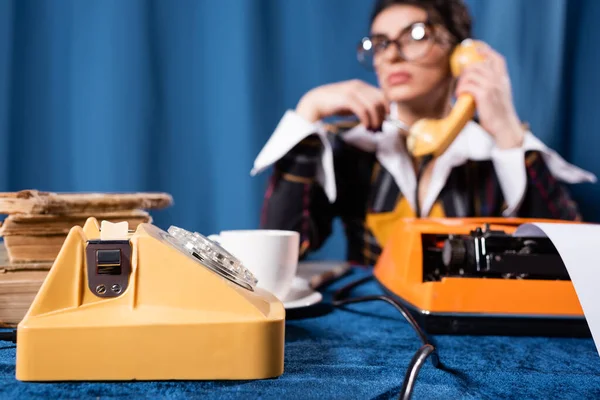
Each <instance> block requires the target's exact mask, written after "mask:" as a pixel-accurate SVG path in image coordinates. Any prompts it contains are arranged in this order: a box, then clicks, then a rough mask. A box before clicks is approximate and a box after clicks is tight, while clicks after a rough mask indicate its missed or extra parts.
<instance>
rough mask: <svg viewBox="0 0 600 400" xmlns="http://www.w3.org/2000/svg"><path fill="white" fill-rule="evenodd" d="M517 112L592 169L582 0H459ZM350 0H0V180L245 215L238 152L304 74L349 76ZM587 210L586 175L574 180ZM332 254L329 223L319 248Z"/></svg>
mask: <svg viewBox="0 0 600 400" xmlns="http://www.w3.org/2000/svg"><path fill="white" fill-rule="evenodd" d="M468 3H469V5H470V6H471V10H472V13H473V15H474V20H475V33H476V36H477V37H479V38H481V39H483V40H486V41H487V42H488V43H490V44H491V45H492V46H494V47H495V48H496V49H498V50H499V51H500V52H502V53H503V54H504V55H505V56H506V58H507V61H508V66H509V68H510V73H511V77H512V81H513V89H514V97H515V102H516V107H517V110H518V112H519V114H520V116H521V118H522V119H523V120H525V121H528V122H529V123H530V125H531V126H532V129H533V131H534V132H535V133H536V134H537V135H538V136H539V137H540V138H541V139H542V140H544V141H545V142H546V143H547V144H548V145H550V146H552V147H554V148H555V149H556V150H558V151H559V152H560V153H561V154H562V155H563V156H564V157H565V158H567V159H568V160H569V161H573V162H576V163H577V164H578V165H580V166H581V167H583V168H586V169H589V170H591V171H593V172H594V173H596V174H599V175H600V157H598V152H599V150H600V136H599V133H598V126H600V112H599V111H600V110H598V105H597V104H598V102H597V98H598V96H597V93H598V91H599V90H600V77H599V76H598V72H597V71H598V67H599V66H600V60H598V54H599V53H598V51H597V47H596V46H595V43H597V42H598V40H600V25H599V24H598V22H597V21H598V20H600V2H599V1H598V0H471V1H468ZM371 5H372V2H371V1H366V0H302V1H299V0H298V1H288V0H263V1H261V0H255V1H251V0H219V1H209V0H195V1H191V0H177V1H169V0H162V1H152V0H145V1H142V0H139V1H138V0H127V1H123V0H102V1H100V0H96V1H93V0H72V1H68V0H31V1H29V0H15V1H11V0H0V191H13V190H20V189H26V188H37V189H41V190H49V191H166V192H170V193H172V194H173V196H174V199H175V206H174V207H172V208H171V209H168V210H165V211H162V212H158V213H155V214H154V215H155V221H156V223H157V224H158V225H159V226H162V227H167V226H168V225H169V224H176V225H180V226H184V227H187V228H190V229H195V230H198V231H199V232H203V233H212V232H215V231H218V230H220V229H231V228H252V227H256V226H257V224H258V220H259V212H260V206H261V201H262V195H263V191H264V188H265V184H266V178H267V175H266V174H263V175H261V176H259V177H256V178H250V176H249V171H250V168H251V166H252V161H253V159H254V157H255V155H256V154H257V153H258V151H259V150H260V148H261V147H262V145H263V144H264V143H265V141H266V140H267V138H268V136H269V135H270V134H271V132H272V130H273V128H274V127H275V126H276V124H277V122H278V120H279V118H280V117H281V115H282V114H283V113H284V112H285V110H286V109H288V108H292V107H294V106H295V104H296V102H297V101H298V98H299V97H300V96H301V95H302V94H303V93H304V92H305V91H307V90H308V89H310V88H312V87H314V86H316V85H320V84H324V83H329V82H333V81H339V80H344V79H351V78H360V79H364V80H366V81H369V82H371V83H375V79H374V76H372V75H371V74H369V73H368V72H366V71H364V70H362V69H361V68H360V67H359V66H358V65H357V63H356V62H355V58H354V49H355V45H356V43H357V41H358V40H359V39H360V37H362V36H363V35H364V34H365V33H366V32H367V30H368V26H367V20H368V15H369V12H370V9H371ZM574 192H575V194H576V196H577V199H578V200H579V202H580V203H581V206H582V209H583V212H584V216H585V217H586V218H587V219H589V220H593V221H598V220H600V206H598V205H599V204H600V189H599V186H598V185H585V186H581V187H577V188H574ZM343 254H344V242H343V240H342V239H341V236H340V229H339V226H338V227H337V230H336V233H335V235H334V237H333V239H332V240H330V242H329V243H328V245H327V246H326V248H325V249H324V250H323V251H322V252H321V256H327V257H339V256H342V255H343Z"/></svg>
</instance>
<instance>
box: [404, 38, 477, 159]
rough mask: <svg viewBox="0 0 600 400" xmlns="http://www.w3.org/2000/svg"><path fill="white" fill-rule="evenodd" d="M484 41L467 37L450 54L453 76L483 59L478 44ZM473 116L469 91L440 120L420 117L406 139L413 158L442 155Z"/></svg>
mask: <svg viewBox="0 0 600 400" xmlns="http://www.w3.org/2000/svg"><path fill="white" fill-rule="evenodd" d="M481 46H483V42H480V41H476V40H471V39H467V40H464V41H463V42H462V43H460V44H459V45H458V46H457V47H456V48H455V49H454V51H453V53H452V55H451V56H450V69H451V71H452V75H454V76H455V77H458V76H459V75H460V74H461V72H462V70H463V68H465V67H466V66H468V65H470V64H472V63H475V62H481V61H483V60H484V58H483V56H482V55H481V54H479V52H478V50H477V49H478V47H481ZM474 115H475V100H474V98H473V96H471V95H470V94H468V93H464V94H461V95H460V96H459V97H458V98H457V100H456V103H455V104H454V107H453V108H452V111H451V112H450V114H449V115H448V116H447V117H445V118H443V119H421V120H419V121H417V122H415V123H414V124H413V125H412V126H411V128H410V130H409V133H408V137H407V140H406V144H407V148H408V151H409V152H410V153H411V154H412V155H413V156H415V157H417V158H419V157H423V156H428V155H431V156H433V157H437V156H439V155H441V154H442V153H443V152H444V151H446V149H447V148H448V146H450V144H451V143H452V141H453V140H454V139H455V138H456V136H458V134H459V133H460V131H461V130H462V129H463V128H464V127H465V125H466V124H467V122H469V121H470V120H471V119H472V118H473V116H474Z"/></svg>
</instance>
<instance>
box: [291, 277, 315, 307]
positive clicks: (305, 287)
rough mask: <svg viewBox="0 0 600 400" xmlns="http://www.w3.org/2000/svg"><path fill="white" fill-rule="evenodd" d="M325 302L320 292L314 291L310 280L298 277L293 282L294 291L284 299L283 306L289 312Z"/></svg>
mask: <svg viewBox="0 0 600 400" xmlns="http://www.w3.org/2000/svg"><path fill="white" fill-rule="evenodd" d="M321 300H323V295H322V294H321V293H320V292H317V291H315V290H313V289H312V288H311V287H310V285H309V283H308V280H306V279H303V278H300V277H299V276H296V277H295V278H294V281H293V282H292V289H291V290H290V292H289V293H288V295H287V296H285V299H283V306H284V307H285V308H286V309H287V310H289V309H292V308H302V307H308V306H312V305H314V304H317V303H319V302H320V301H321Z"/></svg>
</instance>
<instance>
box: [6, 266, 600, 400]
mask: <svg viewBox="0 0 600 400" xmlns="http://www.w3.org/2000/svg"><path fill="white" fill-rule="evenodd" d="M361 274H364V272H362V271H360V272H354V273H353V274H352V275H351V276H349V277H347V278H345V279H344V280H343V281H342V282H340V283H339V284H340V285H341V284H343V283H345V282H348V281H350V280H352V279H355V278H356V277H358V276H360V275H361ZM337 286H339V285H336V286H334V287H333V289H335V287H337ZM327 293H330V292H327ZM327 293H326V295H327ZM355 293H356V294H373V293H380V289H379V287H378V286H377V284H375V283H368V284H366V285H364V286H363V287H361V288H358V289H357V290H356V291H355ZM326 297H327V296H326ZM433 339H434V341H435V342H436V345H437V348H438V350H439V354H440V358H441V360H442V362H443V363H444V364H445V365H446V366H447V367H448V368H449V369H451V370H452V372H448V371H443V370H438V369H435V368H434V367H433V366H432V365H431V363H429V362H427V363H426V364H425V365H424V366H423V368H422V369H421V372H420V374H419V377H418V380H417V384H416V386H415V391H414V397H413V398H415V399H425V398H427V399H449V398H453V399H456V398H463V399H487V398H518V399H528V398H536V399H542V398H543V399H547V398H552V399H567V398H568V399H585V398H599V397H600V357H599V356H598V353H597V352H596V348H595V347H594V344H593V341H592V339H571V338H560V339H557V338H553V339H550V338H541V337H537V338H536V337H521V338H516V337H496V336H485V337H473V336H447V335H439V336H435V337H434V338H433ZM157 345H160V343H158V344H157ZM419 346H420V343H419V340H418V338H417V336H416V334H415V333H414V331H413V330H412V329H411V328H410V326H409V325H408V324H407V323H406V322H405V321H404V320H402V319H401V316H400V315H399V314H398V313H397V312H396V311H395V310H393V309H392V308H391V307H389V306H387V305H384V304H379V303H370V304H356V305H352V306H348V307H346V308H344V309H336V310H334V311H333V312H332V313H329V314H326V315H323V316H319V317H314V318H310V319H304V320H296V321H288V322H287V325H286V349H285V372H284V374H283V375H282V376H281V377H279V378H276V379H270V380H263V381H249V382H238V381H233V382H190V381H186V382H176V381H175V382H174V381H170V382H126V383H23V382H19V381H17V380H15V377H14V374H15V347H14V346H12V345H10V343H8V344H6V343H4V342H1V343H0V398H3V399H4V398H16V397H19V398H32V397H42V398H88V397H99V398H113V397H144V398H148V397H160V398H164V397H169V398H189V397H202V398H219V399H231V398H252V399H254V398H261V399H284V398H285V399H295V398H298V399H319V400H323V399H353V398H356V399H389V398H397V394H398V392H399V390H400V387H401V385H402V380H403V378H404V373H405V371H406V367H407V365H408V363H409V361H410V359H411V357H412V356H413V354H414V352H415V351H416V350H417V349H418V348H419Z"/></svg>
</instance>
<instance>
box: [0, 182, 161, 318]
mask: <svg viewBox="0 0 600 400" xmlns="http://www.w3.org/2000/svg"><path fill="white" fill-rule="evenodd" d="M172 203H173V199H172V197H171V196H170V195H169V194H166V193H65V194H58V193H47V192H39V191H36V190H25V191H21V192H14V193H0V214H4V215H8V216H7V217H6V219H5V220H4V222H3V223H1V225H0V236H1V237H2V239H3V242H4V243H2V242H0V326H14V325H16V324H17V323H18V322H19V321H20V320H21V319H22V318H23V316H24V315H25V312H26V311H27V309H28V308H29V305H30V304H31V301H32V300H33V298H34V297H35V294H36V293H37V290H38V289H39V287H40V285H41V284H42V282H43V280H44V278H45V276H46V273H47V271H48V270H49V269H50V267H51V266H52V263H53V262H54V259H55V258H56V256H57V255H58V252H59V251H60V249H61V247H62V244H63V242H64V240H65V238H66V237H67V234H68V233H69V230H70V229H71V228H72V227H73V226H76V225H79V226H83V225H84V223H85V221H86V220H87V219H88V218H89V217H95V218H96V219H97V220H98V221H99V222H100V221H102V220H106V221H110V222H121V221H127V222H128V223H129V229H135V228H136V227H137V226H138V225H139V224H141V223H144V222H152V217H151V216H150V214H149V213H148V210H152V209H160V208H165V207H168V206H170V205H171V204H172Z"/></svg>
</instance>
